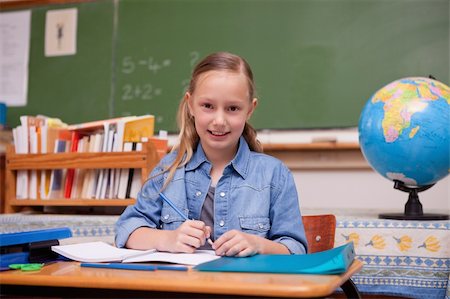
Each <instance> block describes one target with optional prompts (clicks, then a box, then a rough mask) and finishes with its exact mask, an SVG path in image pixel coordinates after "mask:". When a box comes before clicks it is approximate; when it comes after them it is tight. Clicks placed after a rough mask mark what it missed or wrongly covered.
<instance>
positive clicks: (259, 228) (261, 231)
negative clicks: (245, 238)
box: [239, 217, 270, 238]
mask: <svg viewBox="0 0 450 299" xmlns="http://www.w3.org/2000/svg"><path fill="white" fill-rule="evenodd" d="M239 223H240V225H241V230H242V231H243V232H244V233H249V234H252V235H257V236H260V237H264V238H265V237H267V233H268V231H269V230H270V220H269V218H268V217H239Z"/></svg>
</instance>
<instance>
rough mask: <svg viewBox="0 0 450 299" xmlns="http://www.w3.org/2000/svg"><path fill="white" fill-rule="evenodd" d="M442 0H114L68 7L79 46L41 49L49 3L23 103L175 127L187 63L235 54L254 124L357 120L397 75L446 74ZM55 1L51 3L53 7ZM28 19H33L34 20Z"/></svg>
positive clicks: (36, 33) (79, 115) (445, 4)
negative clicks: (247, 71)
mask: <svg viewBox="0 0 450 299" xmlns="http://www.w3.org/2000/svg"><path fill="white" fill-rule="evenodd" d="M449 3H450V2H449V1H448V0H215V1H211V0H119V1H98V2H87V3H81V4H77V5H72V6H71V7H78V9H79V27H78V43H79V46H78V52H77V54H76V55H74V56H72V57H71V56H66V57H60V58H45V57H43V27H44V23H43V22H44V20H45V16H44V13H45V11H46V10H48V9H53V8H55V7H46V8H35V9H33V30H32V49H31V57H30V90H29V104H28V105H27V107H25V108H12V109H10V115H9V118H8V119H9V120H10V121H11V117H13V118H18V116H19V115H20V114H23V113H29V114H36V113H44V114H51V115H53V116H60V117H61V118H63V119H64V120H65V121H67V122H70V123H74V122H82V121H87V120H93V119H101V118H108V117H114V116H121V115H140V114H145V113H151V114H154V115H155V116H156V128H157V129H166V130H169V131H174V130H175V128H176V126H175V114H176V109H177V106H178V103H179V100H180V99H181V98H182V96H183V93H184V90H185V88H186V86H187V84H188V82H189V78H190V72H191V71H192V68H193V66H194V65H195V63H197V62H198V61H199V60H200V59H201V58H202V57H204V56H205V55H207V54H209V53H211V52H214V51H230V52H233V53H236V54H239V55H242V56H243V57H245V58H246V59H247V60H248V61H249V63H250V64H251V66H252V67H253V71H254V74H255V79H256V87H257V94H258V98H259V106H258V108H257V110H256V112H255V114H254V116H253V118H252V120H251V122H252V124H253V125H254V126H255V127H256V128H257V129H291V128H331V127H333V128H336V127H350V126H356V125H357V122H358V118H359V114H360V111H361V110H362V107H363V106H364V104H365V102H366V101H367V99H368V98H369V97H370V96H371V95H372V94H373V93H374V92H375V91H376V90H377V89H379V88H380V87H382V86H384V85H385V84H387V83H389V82H391V81H393V80H396V79H399V78H402V77H406V76H428V75H430V74H431V75H433V76H434V77H436V78H437V79H439V80H440V81H442V82H444V83H446V84H448V83H449V76H450V75H449V65H450V62H449V55H448V53H449V52H450V51H449V44H450V43H449V31H450V23H449ZM59 7H61V6H57V7H56V8H59ZM35 27H36V28H35Z"/></svg>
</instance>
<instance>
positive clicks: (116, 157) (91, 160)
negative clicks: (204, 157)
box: [4, 142, 161, 213]
mask: <svg viewBox="0 0 450 299" xmlns="http://www.w3.org/2000/svg"><path fill="white" fill-rule="evenodd" d="M160 156H161V155H159V154H158V152H157V150H156V147H155V145H154V144H153V142H146V143H144V144H143V149H142V151H138V152H114V153H106V152H102V153H55V154H16V153H15V151H14V147H13V146H8V148H7V152H6V171H5V172H6V175H5V176H6V199H5V207H4V212H5V213H15V212H20V211H21V210H22V209H24V208H26V207H27V208H28V207H42V206H86V207H91V206H92V207H93V206H105V207H107V206H127V205H131V204H133V203H134V202H135V199H133V198H129V199H84V198H77V199H73V198H61V199H58V198H57V199H40V198H38V199H17V198H16V175H17V171H18V170H45V169H69V168H73V169H109V168H114V169H117V168H140V169H141V180H142V182H144V181H145V180H146V179H147V177H148V175H149V174H150V172H151V170H152V169H153V167H155V165H156V164H157V163H158V161H159V159H160Z"/></svg>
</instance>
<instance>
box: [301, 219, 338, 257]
mask: <svg viewBox="0 0 450 299" xmlns="http://www.w3.org/2000/svg"><path fill="white" fill-rule="evenodd" d="M302 220H303V226H304V227H305V233H306V240H307V241H308V253H314V252H318V251H324V250H328V249H332V248H333V247H334V235H335V232H336V217H335V216H334V215H332V214H324V215H308V216H303V217H302Z"/></svg>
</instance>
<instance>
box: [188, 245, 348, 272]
mask: <svg viewBox="0 0 450 299" xmlns="http://www.w3.org/2000/svg"><path fill="white" fill-rule="evenodd" d="M354 259H355V250H354V247H353V242H350V243H347V244H345V245H342V246H339V247H336V248H333V249H330V250H326V251H321V252H317V253H311V254H302V255H283V254H258V255H254V256H250V257H221V258H220V259H217V260H213V261H211V262H206V263H203V264H199V265H197V266H196V267H194V269H196V270H199V271H216V272H257V273H285V274H340V273H344V272H345V271H347V269H348V267H349V266H350V265H351V263H352V262H353V260H354Z"/></svg>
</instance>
